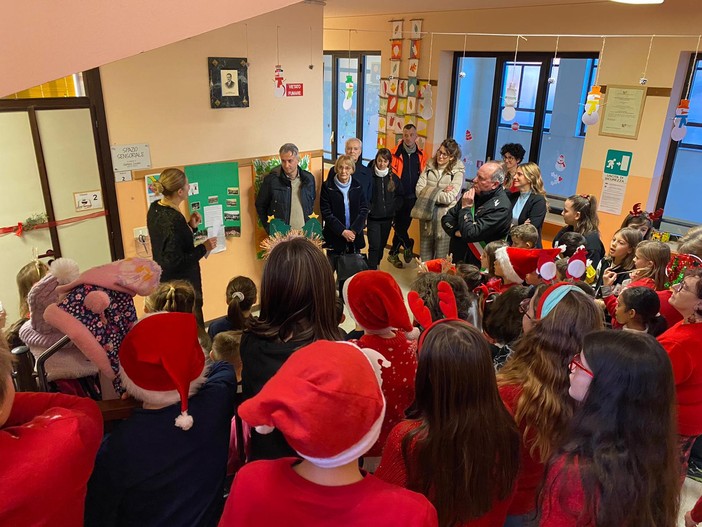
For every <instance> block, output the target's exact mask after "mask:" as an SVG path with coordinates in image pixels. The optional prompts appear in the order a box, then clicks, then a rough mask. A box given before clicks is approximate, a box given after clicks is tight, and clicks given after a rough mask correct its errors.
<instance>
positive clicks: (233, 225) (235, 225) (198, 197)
mask: <svg viewBox="0 0 702 527" xmlns="http://www.w3.org/2000/svg"><path fill="white" fill-rule="evenodd" d="M185 175H186V176H187V178H188V182H189V183H190V192H189V193H188V204H189V206H190V210H191V211H192V212H195V211H197V212H198V213H199V214H200V216H202V223H201V224H200V228H199V231H198V232H199V233H201V236H206V237H208V238H211V237H215V238H219V239H218V242H217V249H215V250H214V251H213V252H215V251H217V252H219V251H218V249H219V250H220V251H221V250H225V249H226V244H225V243H224V237H225V236H226V237H237V238H238V237H240V236H241V196H240V192H239V164H238V163H235V162H228V163H208V164H204V165H193V166H186V167H185Z"/></svg>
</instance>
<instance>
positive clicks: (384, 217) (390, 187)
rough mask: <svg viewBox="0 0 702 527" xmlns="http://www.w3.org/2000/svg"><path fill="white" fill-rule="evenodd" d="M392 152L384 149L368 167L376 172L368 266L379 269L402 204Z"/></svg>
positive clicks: (372, 172) (369, 232)
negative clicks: (396, 212) (395, 218)
mask: <svg viewBox="0 0 702 527" xmlns="http://www.w3.org/2000/svg"><path fill="white" fill-rule="evenodd" d="M391 163H392V152H390V150H388V149H387V148H381V149H380V150H378V153H377V154H376V155H375V159H374V160H373V161H371V164H370V165H369V166H368V169H369V170H370V172H371V174H373V185H372V189H373V192H372V197H371V200H370V212H369V213H368V267H369V268H370V269H377V268H378V265H380V262H381V261H382V259H383V253H384V251H385V245H386V244H387V242H388V237H389V236H390V228H391V227H392V219H393V217H394V216H395V211H396V210H398V209H399V208H400V206H401V205H402V196H403V194H402V185H401V184H400V178H398V177H397V175H396V174H395V173H394V172H393V171H392V167H391V166H390V165H391Z"/></svg>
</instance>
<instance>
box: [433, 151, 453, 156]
mask: <svg viewBox="0 0 702 527" xmlns="http://www.w3.org/2000/svg"><path fill="white" fill-rule="evenodd" d="M436 157H450V156H449V153H448V152H444V151H442V150H439V151H437V152H436Z"/></svg>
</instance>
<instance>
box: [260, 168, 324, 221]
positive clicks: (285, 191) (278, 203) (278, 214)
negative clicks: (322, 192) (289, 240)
mask: <svg viewBox="0 0 702 527" xmlns="http://www.w3.org/2000/svg"><path fill="white" fill-rule="evenodd" d="M298 171H299V174H300V175H299V177H300V180H301V181H300V183H301V188H300V201H301V202H302V212H303V214H304V215H305V221H307V220H308V219H309V216H310V214H312V211H313V210H314V200H315V197H316V190H315V188H314V176H313V175H312V174H310V173H309V172H307V170H302V169H301V168H299V167H298ZM291 199H292V190H291V184H290V180H289V179H288V177H287V176H286V175H285V173H284V172H283V168H282V167H280V166H277V167H275V168H274V169H273V170H271V173H270V174H268V175H267V176H265V177H264V178H263V181H262V182H261V188H260V189H259V191H258V196H257V197H256V212H257V213H258V219H259V220H261V224H262V225H263V228H264V229H266V232H268V216H274V217H275V218H276V219H279V220H283V221H284V222H285V223H286V224H288V225H290V200H291Z"/></svg>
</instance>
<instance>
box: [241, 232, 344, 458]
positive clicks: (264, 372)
mask: <svg viewBox="0 0 702 527" xmlns="http://www.w3.org/2000/svg"><path fill="white" fill-rule="evenodd" d="M320 339H325V340H340V339H341V334H340V333H339V327H338V325H337V320H336V290H335V284H334V275H333V274H332V268H331V266H330V265H329V261H328V260H327V258H326V257H325V255H324V253H322V251H321V249H320V248H319V247H317V246H315V244H314V243H312V242H311V241H310V240H308V239H307V238H303V237H294V238H292V239H289V240H285V241H281V242H279V243H278V244H277V245H276V246H275V247H274V248H273V249H272V250H271V252H270V255H269V256H268V259H267V260H266V264H265V266H264V268H263V277H262V278H261V312H260V315H259V317H258V318H255V319H253V320H252V321H251V323H250V324H249V327H248V329H247V330H246V331H245V332H244V335H243V337H242V339H241V360H242V363H243V369H242V375H241V376H242V387H243V393H244V399H249V398H251V397H253V396H254V395H256V394H257V393H258V392H259V391H260V390H261V388H262V387H263V385H264V384H265V383H266V382H267V381H268V380H269V379H270V378H271V377H273V375H274V374H275V373H276V372H277V371H278V369H279V368H280V367H281V366H282V365H283V363H284V362H285V361H286V360H287V359H288V357H290V355H292V354H293V353H294V352H295V351H296V350H298V349H299V348H301V347H302V346H305V345H306V344H309V343H310V342H313V341H315V340H320ZM287 455H295V453H294V451H293V450H292V449H291V448H290V446H289V445H288V444H287V443H286V442H285V439H284V438H283V436H282V434H280V433H279V432H277V431H274V432H272V433H271V434H268V435H260V434H258V433H257V432H256V431H252V432H251V453H250V460H252V459H277V458H280V457H284V456H287Z"/></svg>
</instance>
